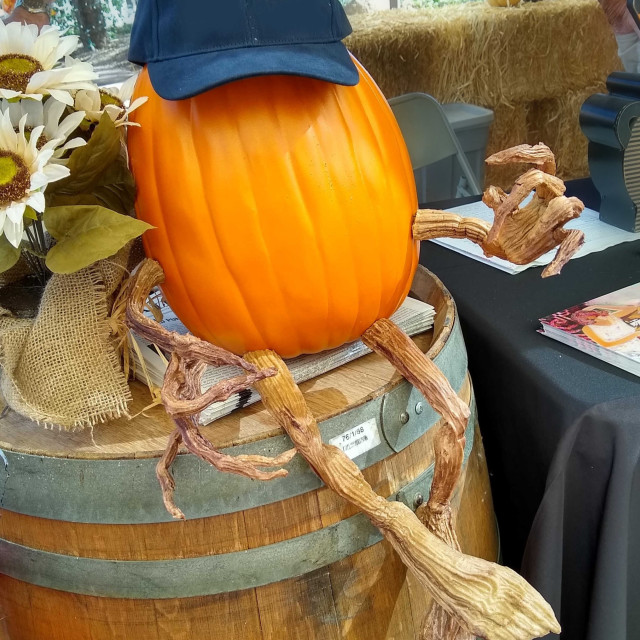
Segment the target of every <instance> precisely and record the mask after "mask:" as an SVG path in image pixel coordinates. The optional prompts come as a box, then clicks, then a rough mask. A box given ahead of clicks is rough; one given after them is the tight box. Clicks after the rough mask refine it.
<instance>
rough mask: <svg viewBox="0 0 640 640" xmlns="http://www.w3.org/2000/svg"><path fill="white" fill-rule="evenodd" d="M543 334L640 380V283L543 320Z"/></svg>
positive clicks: (541, 320)
mask: <svg viewBox="0 0 640 640" xmlns="http://www.w3.org/2000/svg"><path fill="white" fill-rule="evenodd" d="M540 322H541V323H542V329H540V333H542V334H543V335H545V336H549V337H550V338H553V339H554V340H558V341H559V342H563V343H564V344H567V345H569V346H571V347H574V348H576V349H580V351H584V352H585V353H588V354H590V355H592V356H594V357H596V358H599V359H600V360H604V361H605V362H608V363H609V364H612V365H615V366H616V367H619V368H620V369H624V370H625V371H628V372H629V373H633V374H634V375H636V376H640V283H638V284H633V285H631V286H629V287H625V288H624V289H619V290H618V291H613V292H612V293H607V294H606V295H603V296H600V297H598V298H594V299H593V300H587V301H586V302H583V303H582V304H578V305H575V306H573V307H569V308H568V309H565V310H564V311H558V312H557V313H553V314H551V315H550V316H547V317H546V318H540Z"/></svg>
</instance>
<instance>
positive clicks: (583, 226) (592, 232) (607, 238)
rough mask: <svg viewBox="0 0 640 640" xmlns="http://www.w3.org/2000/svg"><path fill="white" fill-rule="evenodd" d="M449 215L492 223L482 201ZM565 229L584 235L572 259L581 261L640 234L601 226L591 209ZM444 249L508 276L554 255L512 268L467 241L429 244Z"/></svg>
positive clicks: (458, 209)
mask: <svg viewBox="0 0 640 640" xmlns="http://www.w3.org/2000/svg"><path fill="white" fill-rule="evenodd" d="M447 211H450V212H451V213H457V214H458V215H460V216H464V217H473V218H480V219H481V220H485V221H486V222H490V223H492V222H493V209H491V208H489V207H487V205H485V204H484V202H482V201H481V200H479V201H478V202H472V203H470V204H465V205H462V206H460V207H453V208H452V209H447ZM564 227H565V229H580V230H581V231H584V235H585V243H584V244H583V245H582V247H580V249H579V250H578V251H577V252H576V254H575V255H574V256H573V257H572V258H571V259H572V260H574V259H575V258H582V256H586V255H588V254H590V253H595V252H596V251H604V250H605V249H608V248H609V247H613V246H614V245H617V244H621V243H623V242H630V241H632V240H640V234H638V233H633V232H631V231H623V230H622V229H618V227H613V226H612V225H610V224H607V223H606V222H602V221H601V220H600V219H599V217H598V212H597V211H594V210H593V209H585V210H584V211H583V212H582V213H581V214H580V217H579V218H576V219H574V220H570V221H569V222H567V224H565V225H564ZM431 242H435V243H436V244H439V245H441V246H443V247H447V249H453V250H454V251H456V252H458V253H461V254H463V255H465V256H467V257H469V258H473V259H474V260H479V261H480V262H484V263H485V264H488V265H490V266H492V267H495V268H496V269H500V270H501V271H506V272H507V273H511V274H514V273H520V272H521V271H524V270H525V269H528V268H529V267H540V266H544V265H547V264H549V263H550V262H551V260H553V257H554V256H555V254H556V250H555V249H554V250H553V251H548V252H547V253H545V254H543V255H542V256H540V257H539V258H538V259H537V260H534V261H533V262H531V263H529V264H525V265H515V264H511V263H510V262H507V261H506V260H502V259H501V258H495V257H494V258H487V257H486V256H485V255H484V253H483V252H482V249H481V248H480V247H479V246H478V245H477V244H474V243H473V242H471V241H470V240H458V239H454V238H438V239H437V240H431Z"/></svg>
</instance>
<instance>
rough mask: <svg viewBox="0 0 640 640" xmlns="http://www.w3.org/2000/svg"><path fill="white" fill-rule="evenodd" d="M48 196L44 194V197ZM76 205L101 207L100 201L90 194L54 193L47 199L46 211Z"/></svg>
mask: <svg viewBox="0 0 640 640" xmlns="http://www.w3.org/2000/svg"><path fill="white" fill-rule="evenodd" d="M48 195H49V194H45V197H47V196H48ZM78 205H91V206H93V205H98V206H102V201H101V200H99V199H98V198H97V197H96V196H94V195H92V194H90V193H55V194H53V195H52V196H51V197H50V198H49V197H47V209H52V208H54V207H69V206H72V207H75V206H78ZM45 211H46V209H45Z"/></svg>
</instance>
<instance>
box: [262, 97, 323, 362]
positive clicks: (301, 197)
mask: <svg viewBox="0 0 640 640" xmlns="http://www.w3.org/2000/svg"><path fill="white" fill-rule="evenodd" d="M269 108H270V110H271V112H272V117H273V118H274V119H275V122H276V123H277V125H278V129H277V134H278V137H279V138H281V139H283V140H286V138H287V136H286V135H285V133H284V130H283V124H282V120H281V118H280V114H279V112H278V109H276V108H275V105H274V104H273V102H270V103H269ZM284 146H287V145H284ZM284 165H285V167H286V168H287V171H288V173H289V176H290V178H292V179H291V180H290V185H294V186H295V189H293V191H294V193H295V195H296V197H297V199H298V201H299V203H300V204H301V205H302V206H301V207H297V208H296V210H297V211H300V210H302V212H303V214H304V216H305V219H306V221H307V224H306V225H305V226H307V227H308V229H309V230H310V232H311V235H312V237H313V244H314V245H315V248H316V252H317V257H318V262H319V263H320V264H321V265H322V280H323V284H324V286H323V290H324V293H325V296H324V298H325V301H326V303H325V305H324V306H325V314H324V315H325V320H324V325H325V327H326V326H327V325H328V324H329V322H328V320H329V304H330V293H329V286H328V285H329V283H328V279H327V271H326V265H325V263H324V256H323V252H322V250H321V245H320V242H319V241H318V233H317V231H316V228H315V225H314V221H313V218H312V216H311V213H310V211H309V207H308V205H307V198H306V197H305V194H304V191H303V188H302V184H301V182H300V180H299V176H298V174H297V172H296V167H295V163H294V162H292V160H291V156H290V155H288V156H287V157H286V160H285V161H284ZM312 201H313V198H312ZM268 258H269V261H270V262H271V254H270V253H269V254H268ZM276 282H277V281H276ZM277 286H278V290H279V291H280V293H281V295H282V296H283V298H284V295H283V294H282V285H281V284H280V283H279V282H277ZM316 294H317V292H316ZM287 312H288V313H289V311H288V308H287ZM296 337H297V342H298V345H299V347H300V348H301V350H302V351H304V352H309V351H313V350H315V351H317V349H309V348H308V347H306V346H303V345H304V340H303V339H302V336H301V335H300V332H299V328H298V327H297V326H296Z"/></svg>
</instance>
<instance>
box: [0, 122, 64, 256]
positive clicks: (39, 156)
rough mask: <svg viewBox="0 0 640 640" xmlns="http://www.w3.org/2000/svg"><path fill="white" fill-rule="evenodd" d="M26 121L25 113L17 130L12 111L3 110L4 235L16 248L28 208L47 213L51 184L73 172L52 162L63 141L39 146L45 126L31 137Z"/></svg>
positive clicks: (0, 189) (0, 187) (0, 198)
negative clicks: (12, 119)
mask: <svg viewBox="0 0 640 640" xmlns="http://www.w3.org/2000/svg"><path fill="white" fill-rule="evenodd" d="M26 122H27V116H26V115H24V116H22V118H21V120H20V122H19V124H18V131H16V130H15V129H14V128H13V123H12V122H11V116H10V115H9V111H8V110H7V111H3V112H1V113H0V235H2V234H4V235H5V236H6V237H7V240H8V241H9V242H10V243H11V244H12V245H13V246H14V247H18V246H20V241H21V240H22V234H23V231H24V221H23V215H24V212H25V209H26V208H27V207H31V208H33V209H34V210H35V211H37V212H39V213H42V212H44V207H45V202H44V191H45V189H46V187H47V185H48V184H49V183H50V182H54V181H56V180H60V179H62V178H66V177H67V176H68V175H69V169H68V168H67V167H65V166H62V165H60V164H54V163H51V162H50V160H51V157H52V156H53V153H54V150H55V149H56V148H57V147H58V146H59V145H60V143H61V142H62V141H61V140H59V139H53V140H49V141H48V142H47V143H45V145H44V146H43V147H42V148H40V149H38V140H39V138H40V136H41V134H42V132H43V130H44V125H40V126H38V127H35V128H34V129H33V130H32V131H31V135H30V136H29V139H28V140H27V136H26V135H25V126H26Z"/></svg>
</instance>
